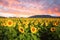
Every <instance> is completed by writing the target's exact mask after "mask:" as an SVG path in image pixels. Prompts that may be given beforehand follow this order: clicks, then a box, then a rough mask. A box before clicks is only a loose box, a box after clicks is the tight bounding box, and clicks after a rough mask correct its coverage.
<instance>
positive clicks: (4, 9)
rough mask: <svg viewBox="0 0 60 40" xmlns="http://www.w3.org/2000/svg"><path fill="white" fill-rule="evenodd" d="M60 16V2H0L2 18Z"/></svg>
mask: <svg viewBox="0 0 60 40" xmlns="http://www.w3.org/2000/svg"><path fill="white" fill-rule="evenodd" d="M32 15H52V16H60V0H0V16H5V17H10V16H11V17H13V16H15V17H22V16H23V17H29V16H32Z"/></svg>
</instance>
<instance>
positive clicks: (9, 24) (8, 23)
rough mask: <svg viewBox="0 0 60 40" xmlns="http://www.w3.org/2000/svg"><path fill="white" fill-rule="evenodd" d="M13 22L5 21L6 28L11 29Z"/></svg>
mask: <svg viewBox="0 0 60 40" xmlns="http://www.w3.org/2000/svg"><path fill="white" fill-rule="evenodd" d="M13 24H14V23H13V21H12V20H7V21H6V25H7V26H8V27H11V26H13Z"/></svg>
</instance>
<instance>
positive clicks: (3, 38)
mask: <svg viewBox="0 0 60 40" xmlns="http://www.w3.org/2000/svg"><path fill="white" fill-rule="evenodd" d="M0 40H60V18H0Z"/></svg>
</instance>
